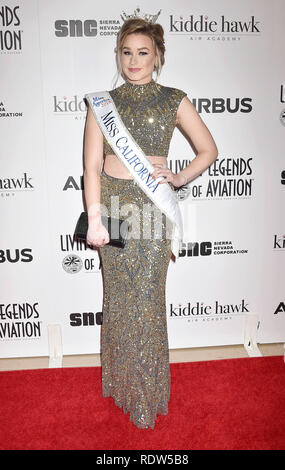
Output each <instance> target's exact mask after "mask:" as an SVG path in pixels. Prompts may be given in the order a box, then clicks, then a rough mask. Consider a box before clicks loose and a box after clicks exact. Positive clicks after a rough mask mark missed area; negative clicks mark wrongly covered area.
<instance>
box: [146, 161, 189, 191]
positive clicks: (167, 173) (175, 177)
mask: <svg viewBox="0 0 285 470" xmlns="http://www.w3.org/2000/svg"><path fill="white" fill-rule="evenodd" d="M152 166H153V167H154V168H155V169H154V171H153V172H152V173H150V176H151V177H152V178H153V179H156V178H158V177H159V176H163V177H164V179H163V180H161V181H159V182H158V184H160V183H162V184H163V183H167V182H170V183H172V184H173V186H174V187H175V188H179V187H180V186H183V185H184V184H185V178H184V177H183V176H182V175H179V173H178V174H175V173H172V171H171V170H170V169H169V168H167V167H166V166H165V165H163V164H162V163H153V164H152Z"/></svg>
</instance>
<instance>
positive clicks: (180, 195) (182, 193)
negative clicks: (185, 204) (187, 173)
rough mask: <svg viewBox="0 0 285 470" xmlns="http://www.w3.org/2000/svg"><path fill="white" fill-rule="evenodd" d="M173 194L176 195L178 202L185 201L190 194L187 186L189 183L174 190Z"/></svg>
mask: <svg viewBox="0 0 285 470" xmlns="http://www.w3.org/2000/svg"><path fill="white" fill-rule="evenodd" d="M175 193H176V197H177V199H178V201H184V200H185V199H187V197H188V196H189V194H190V185H189V183H188V184H185V185H184V186H181V187H180V188H179V189H176V190H175Z"/></svg>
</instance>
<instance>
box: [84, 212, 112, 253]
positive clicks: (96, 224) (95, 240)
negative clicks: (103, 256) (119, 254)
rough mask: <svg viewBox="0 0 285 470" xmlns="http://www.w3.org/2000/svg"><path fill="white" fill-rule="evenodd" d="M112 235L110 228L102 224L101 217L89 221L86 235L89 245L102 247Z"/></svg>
mask: <svg viewBox="0 0 285 470" xmlns="http://www.w3.org/2000/svg"><path fill="white" fill-rule="evenodd" d="M109 241H110V236H109V233H108V230H107V229H106V228H105V226H104V225H103V224H102V221H101V218H100V217H99V218H98V219H96V220H93V221H92V222H89V225H88V231H87V235H86V242H87V243H88V244H89V245H92V246H97V247H102V246H104V245H106V244H107V243H109Z"/></svg>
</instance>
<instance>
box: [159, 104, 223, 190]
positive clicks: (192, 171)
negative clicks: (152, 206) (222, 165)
mask: <svg viewBox="0 0 285 470" xmlns="http://www.w3.org/2000/svg"><path fill="white" fill-rule="evenodd" d="M176 119H177V122H176V124H177V125H179V127H180V128H181V129H182V130H183V131H184V133H185V134H186V135H187V136H188V137H189V138H190V140H191V141H192V142H193V144H194V146H195V148H196V150H197V155H196V157H195V158H194V159H193V160H192V162H191V163H189V165H187V166H186V168H184V169H183V170H182V171H180V172H179V173H177V174H175V173H172V171H171V170H170V169H163V168H159V169H155V170H154V171H153V173H152V174H151V176H152V177H153V178H155V179H156V178H158V177H159V176H164V177H165V179H164V180H161V181H160V183H161V184H163V183H166V182H167V181H170V182H171V183H172V184H173V185H174V186H176V187H179V186H183V185H184V184H186V183H189V182H190V181H192V180H193V179H194V178H196V177H197V176H199V175H200V174H201V173H203V171H205V170H206V169H207V168H208V167H209V166H210V165H211V164H212V163H213V162H214V161H215V160H216V158H217V156H218V149H217V146H216V144H215V142H214V139H213V137H212V135H211V133H210V131H209V129H208V128H207V126H206V125H205V123H204V122H203V121H202V119H201V118H200V115H199V114H198V112H197V111H196V109H195V107H194V105H193V104H192V103H191V101H190V100H189V98H188V97H187V96H184V98H183V99H182V101H181V103H180V105H179V107H178V110H177V115H176ZM154 166H156V165H154ZM184 176H185V177H184Z"/></svg>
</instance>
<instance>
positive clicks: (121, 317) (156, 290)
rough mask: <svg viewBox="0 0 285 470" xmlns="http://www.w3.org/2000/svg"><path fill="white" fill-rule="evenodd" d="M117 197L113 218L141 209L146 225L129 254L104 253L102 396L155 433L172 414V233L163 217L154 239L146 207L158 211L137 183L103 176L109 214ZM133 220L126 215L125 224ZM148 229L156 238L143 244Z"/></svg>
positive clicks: (107, 249) (129, 245)
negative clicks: (168, 297) (168, 301)
mask: <svg viewBox="0 0 285 470" xmlns="http://www.w3.org/2000/svg"><path fill="white" fill-rule="evenodd" d="M116 196H117V197H119V205H117V211H114V212H113V214H112V216H113V217H118V216H119V214H120V209H121V208H122V207H123V206H124V205H125V204H130V205H131V204H135V209H136V211H139V213H136V219H138V218H139V220H140V223H139V224H138V225H137V227H136V228H135V229H134V230H133V235H134V236H133V237H131V238H129V239H128V240H127V243H126V245H125V247H124V248H117V247H112V246H111V245H108V244H107V245H105V246H103V247H101V248H100V254H101V259H102V268H103V287H104V302H103V324H102V326H101V367H102V394H103V396H104V397H109V396H111V397H113V398H114V401H115V404H116V405H117V406H118V407H121V408H122V409H123V412H124V413H127V412H129V413H130V420H131V421H132V422H133V423H134V424H135V425H136V426H137V427H138V428H148V427H150V428H152V429H153V428H154V425H155V419H156V416H157V414H162V415H165V414H167V413H168V401H169V397H170V368H169V349H168V336H167V322H166V305H165V282H166V275H167V269H168V265H169V261H170V257H171V240H170V232H168V225H167V219H166V216H165V215H164V214H162V213H161V220H162V236H161V237H160V238H157V239H156V238H154V237H155V224H154V223H153V222H154V219H155V216H154V215H153V214H154V213H153V212H151V211H149V215H150V216H149V217H145V216H144V218H143V207H144V204H148V205H153V203H152V202H151V201H150V199H149V198H148V196H147V195H146V194H145V193H144V192H143V191H142V189H141V188H140V187H139V186H138V185H137V184H136V183H135V182H134V181H133V180H127V179H122V178H114V177H112V176H110V175H107V174H106V173H105V172H104V171H103V172H102V175H101V202H102V203H103V204H104V205H105V206H106V207H107V208H108V211H109V213H111V203H112V197H114V198H116ZM113 202H114V199H113ZM129 207H130V210H132V209H131V206H129ZM113 209H114V208H113ZM155 210H158V209H157V208H156V209H155ZM127 216H128V215H124V216H122V215H121V214H120V217H121V218H126V217H127ZM128 220H129V219H128ZM145 225H148V227H145ZM146 228H148V229H149V232H150V233H151V236H152V237H153V238H152V239H143V237H142V236H141V238H137V237H138V235H139V232H140V233H141V234H142V233H143V229H146ZM167 237H168V238H167Z"/></svg>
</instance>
